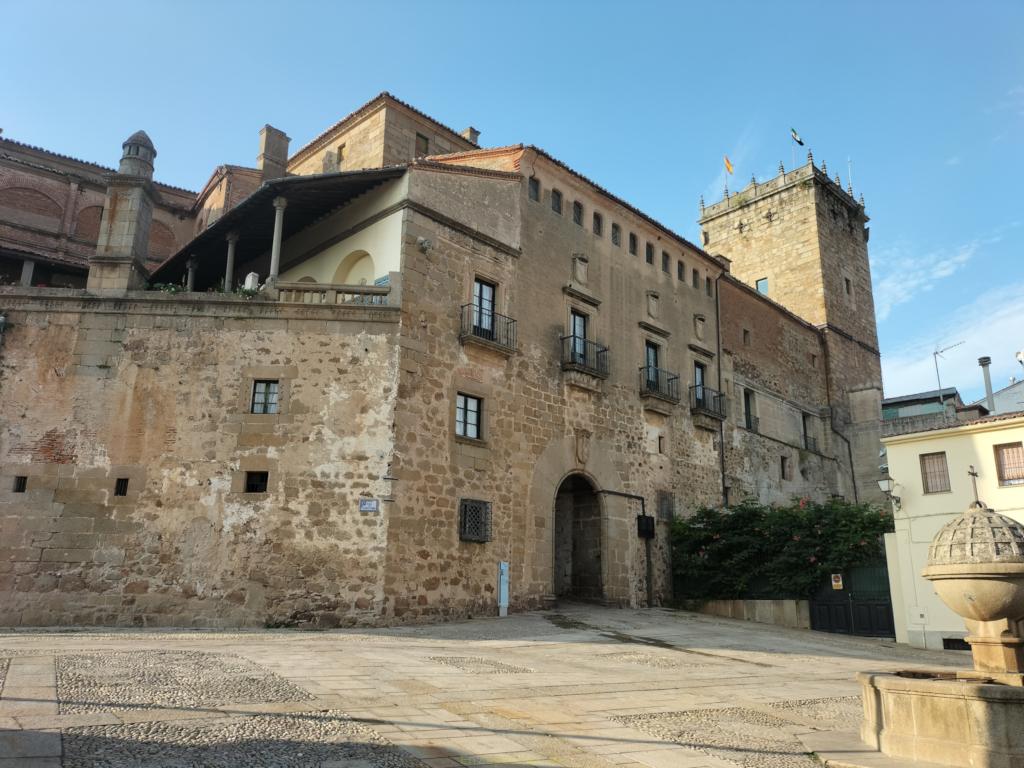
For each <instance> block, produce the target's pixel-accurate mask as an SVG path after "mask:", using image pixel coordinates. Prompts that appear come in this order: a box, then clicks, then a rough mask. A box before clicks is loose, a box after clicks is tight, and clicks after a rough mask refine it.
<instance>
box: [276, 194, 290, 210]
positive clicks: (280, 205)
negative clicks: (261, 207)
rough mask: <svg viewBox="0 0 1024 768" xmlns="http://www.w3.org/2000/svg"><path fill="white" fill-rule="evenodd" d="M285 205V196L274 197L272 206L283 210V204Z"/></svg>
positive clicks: (286, 201)
mask: <svg viewBox="0 0 1024 768" xmlns="http://www.w3.org/2000/svg"><path fill="white" fill-rule="evenodd" d="M287 205H288V200H286V199H285V198H283V197H275V198H274V207H275V208H277V210H279V211H283V210H284V209H285V206H287Z"/></svg>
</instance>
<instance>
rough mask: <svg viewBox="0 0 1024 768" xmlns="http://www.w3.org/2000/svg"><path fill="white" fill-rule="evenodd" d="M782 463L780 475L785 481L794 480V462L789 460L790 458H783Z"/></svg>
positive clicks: (780, 464)
mask: <svg viewBox="0 0 1024 768" xmlns="http://www.w3.org/2000/svg"><path fill="white" fill-rule="evenodd" d="M781 459H782V460H781V462H780V463H779V475H780V476H781V477H782V479H783V480H792V479H793V462H791V461H790V460H789V456H782V457H781Z"/></svg>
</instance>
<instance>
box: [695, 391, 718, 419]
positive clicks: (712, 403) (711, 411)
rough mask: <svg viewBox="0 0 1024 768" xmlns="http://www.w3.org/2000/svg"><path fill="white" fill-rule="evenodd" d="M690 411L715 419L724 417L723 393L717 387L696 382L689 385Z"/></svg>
mask: <svg viewBox="0 0 1024 768" xmlns="http://www.w3.org/2000/svg"><path fill="white" fill-rule="evenodd" d="M690 411H691V412H692V413H703V414H707V415H708V416H712V417H714V418H716V419H724V418H725V395H723V394H722V393H721V392H719V391H718V390H717V389H712V388H711V387H706V386H704V385H703V384H697V385H695V386H692V387H690Z"/></svg>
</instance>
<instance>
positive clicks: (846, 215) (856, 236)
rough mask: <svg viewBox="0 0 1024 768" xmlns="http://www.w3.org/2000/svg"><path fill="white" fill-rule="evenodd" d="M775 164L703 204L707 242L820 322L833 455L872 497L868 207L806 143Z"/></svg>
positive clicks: (875, 446) (875, 416) (739, 271)
mask: <svg viewBox="0 0 1024 768" xmlns="http://www.w3.org/2000/svg"><path fill="white" fill-rule="evenodd" d="M779 171H780V172H779V175H778V176H776V177H775V178H773V179H771V180H769V181H766V182H764V183H758V182H757V181H756V180H751V182H750V184H748V185H747V186H746V187H745V188H744V189H742V190H740V191H739V192H736V193H734V194H731V195H730V194H729V193H728V191H726V196H725V198H724V199H723V200H721V201H719V202H717V203H715V204H714V205H711V206H704V205H703V204H702V205H701V218H700V225H701V229H702V237H703V244H704V248H705V250H707V251H709V252H710V253H713V254H716V255H721V256H725V257H726V258H728V259H730V260H731V261H732V265H731V271H732V273H733V275H735V276H736V277H738V278H739V279H740V280H742V281H743V282H745V283H748V284H749V285H751V286H755V287H757V289H758V290H759V291H761V292H762V293H764V294H766V295H767V296H768V297H769V298H770V299H772V300H774V301H776V302H778V303H779V304H781V305H782V306H784V307H785V308H786V309H788V310H790V311H791V312H793V313H794V314H796V315H798V316H800V317H801V318H803V319H804V320H806V321H808V322H810V323H812V324H813V325H815V326H817V327H818V328H819V329H820V330H821V331H822V333H823V335H824V337H825V342H826V350H827V353H828V354H827V356H826V360H825V361H824V364H825V365H826V366H828V374H829V397H830V400H831V403H830V405H831V413H830V414H827V415H828V416H829V417H830V420H831V432H832V438H833V445H832V451H833V455H837V456H838V455H843V454H845V455H847V456H848V457H849V459H850V462H851V463H852V465H853V474H854V478H855V487H854V488H851V489H850V490H851V493H850V494H849V496H852V497H853V498H856V499H859V500H860V501H877V500H880V499H881V494H880V492H879V490H878V485H877V480H878V478H879V469H878V464H879V462H878V452H879V448H880V443H879V420H880V418H881V398H882V372H881V365H880V362H879V354H878V332H877V328H876V324H875V302H874V296H873V294H872V289H871V268H870V265H869V263H868V248H867V243H868V233H869V230H868V227H867V226H866V224H867V222H868V217H867V214H866V213H865V212H864V205H863V202H858V201H857V200H855V199H854V197H853V191H852V189H849V188H848V189H846V190H844V189H843V187H842V184H841V182H840V180H839V177H838V176H837V177H836V178H835V180H831V179H829V178H828V174H827V172H826V169H825V167H824V165H823V166H822V167H820V168H819V167H817V166H816V165H815V164H814V160H813V157H812V156H811V154H810V153H808V156H807V164H806V165H804V166H803V167H801V168H797V169H795V170H793V171H789V172H787V171H785V170H784V169H783V168H782V166H781V165H780V166H779ZM808 364H810V363H808ZM794 375H799V371H794Z"/></svg>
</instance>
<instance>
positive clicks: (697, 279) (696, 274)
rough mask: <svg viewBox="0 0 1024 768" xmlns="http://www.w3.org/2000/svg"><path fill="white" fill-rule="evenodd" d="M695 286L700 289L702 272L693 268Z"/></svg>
mask: <svg viewBox="0 0 1024 768" xmlns="http://www.w3.org/2000/svg"><path fill="white" fill-rule="evenodd" d="M693 287H694V288H696V289H697V290H698V291H699V290H700V272H698V271H697V270H696V269H695V270H693Z"/></svg>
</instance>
